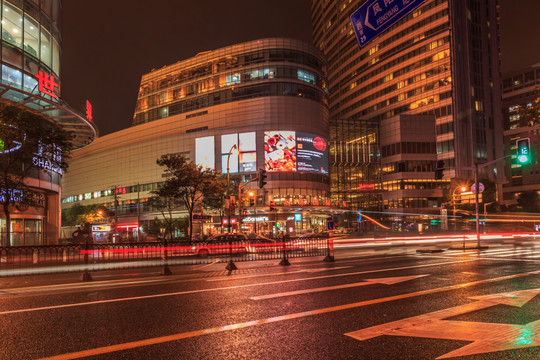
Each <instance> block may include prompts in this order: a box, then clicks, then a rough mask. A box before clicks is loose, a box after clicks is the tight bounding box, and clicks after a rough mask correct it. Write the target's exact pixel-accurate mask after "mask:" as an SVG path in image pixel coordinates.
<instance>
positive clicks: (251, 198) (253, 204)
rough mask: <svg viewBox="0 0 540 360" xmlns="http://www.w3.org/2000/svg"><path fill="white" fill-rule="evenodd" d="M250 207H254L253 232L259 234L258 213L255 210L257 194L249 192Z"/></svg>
mask: <svg viewBox="0 0 540 360" xmlns="http://www.w3.org/2000/svg"><path fill="white" fill-rule="evenodd" d="M249 205H251V206H253V232H254V233H255V234H256V233H257V212H256V210H255V193H254V192H253V191H250V192H249Z"/></svg>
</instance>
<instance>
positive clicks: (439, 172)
mask: <svg viewBox="0 0 540 360" xmlns="http://www.w3.org/2000/svg"><path fill="white" fill-rule="evenodd" d="M443 173H444V160H437V165H436V166H435V180H441V179H442V178H443Z"/></svg>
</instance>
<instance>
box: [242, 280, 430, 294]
mask: <svg viewBox="0 0 540 360" xmlns="http://www.w3.org/2000/svg"><path fill="white" fill-rule="evenodd" d="M424 276H429V275H427V274H426V275H412V276H399V277H392V278H379V279H365V280H364V281H363V282H358V283H352V284H342V285H335V286H325V287H320V288H313V289H303V290H296V291H288V292H282V293H276V294H268V295H260V296H253V297H250V299H251V300H267V299H275V298H279V297H285V296H294V295H303V294H312V293H315V292H322V291H331V290H340V289H349V288H353V287H358V286H366V285H372V284H385V285H393V284H397V283H400V282H404V281H409V280H414V279H418V278H421V277H424Z"/></svg>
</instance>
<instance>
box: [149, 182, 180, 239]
mask: <svg viewBox="0 0 540 360" xmlns="http://www.w3.org/2000/svg"><path fill="white" fill-rule="evenodd" d="M150 193H151V194H152V197H151V198H150V199H148V202H149V205H150V206H152V207H154V208H156V209H158V210H159V211H160V212H161V216H163V221H160V223H159V225H160V228H164V229H165V231H166V232H167V233H168V234H169V238H170V239H171V240H173V239H174V229H175V219H174V217H173V215H174V212H175V211H177V210H180V209H181V208H182V205H183V203H182V201H181V200H180V199H179V198H178V197H177V187H176V184H174V183H173V182H167V181H166V182H165V183H163V184H162V185H161V186H160V187H159V188H158V189H157V190H152V191H151V192H150ZM156 220H157V219H156Z"/></svg>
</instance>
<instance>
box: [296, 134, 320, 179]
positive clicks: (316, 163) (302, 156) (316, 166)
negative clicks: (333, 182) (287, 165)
mask: <svg viewBox="0 0 540 360" xmlns="http://www.w3.org/2000/svg"><path fill="white" fill-rule="evenodd" d="M296 169H297V170H298V171H307V172H318V173H321V174H328V142H327V140H326V139H324V138H322V137H320V136H316V135H312V134H306V133H301V132H298V133H296Z"/></svg>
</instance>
